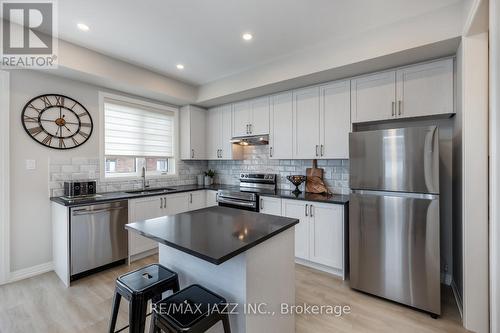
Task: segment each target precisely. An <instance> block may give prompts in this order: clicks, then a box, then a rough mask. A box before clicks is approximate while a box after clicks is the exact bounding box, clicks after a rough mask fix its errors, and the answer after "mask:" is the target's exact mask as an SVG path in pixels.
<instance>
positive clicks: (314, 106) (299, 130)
mask: <svg viewBox="0 0 500 333" xmlns="http://www.w3.org/2000/svg"><path fill="white" fill-rule="evenodd" d="M319 131H320V116H319V87H312V88H305V89H299V90H295V91H294V92H293V146H294V150H293V158H297V159H314V158H319V151H320V149H319V148H320V143H319V141H320V140H319Z"/></svg>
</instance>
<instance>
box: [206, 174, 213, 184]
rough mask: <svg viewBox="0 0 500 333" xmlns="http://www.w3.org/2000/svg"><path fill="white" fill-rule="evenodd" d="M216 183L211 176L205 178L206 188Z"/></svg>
mask: <svg viewBox="0 0 500 333" xmlns="http://www.w3.org/2000/svg"><path fill="white" fill-rule="evenodd" d="M213 183H214V179H213V178H212V177H210V176H205V186H210V185H212V184H213Z"/></svg>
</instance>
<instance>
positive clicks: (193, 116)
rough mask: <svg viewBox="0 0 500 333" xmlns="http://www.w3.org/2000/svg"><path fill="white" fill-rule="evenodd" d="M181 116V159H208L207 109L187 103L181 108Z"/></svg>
mask: <svg viewBox="0 0 500 333" xmlns="http://www.w3.org/2000/svg"><path fill="white" fill-rule="evenodd" d="M179 118H180V147H181V159H183V160H202V159H206V158H207V154H206V143H205V136H206V134H205V128H206V123H207V111H206V110H205V109H201V108H198V107H196V106H193V105H187V106H184V107H182V108H181V110H180V115H179Z"/></svg>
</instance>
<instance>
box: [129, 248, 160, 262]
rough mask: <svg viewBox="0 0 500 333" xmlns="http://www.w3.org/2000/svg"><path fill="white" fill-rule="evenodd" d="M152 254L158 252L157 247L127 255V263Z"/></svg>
mask: <svg viewBox="0 0 500 333" xmlns="http://www.w3.org/2000/svg"><path fill="white" fill-rule="evenodd" d="M154 254H158V247H156V248H154V249H151V250H147V251H144V252H141V253H137V254H134V255H131V256H130V257H129V264H130V263H132V262H134V261H136V260H140V259H142V258H146V257H149V256H152V255H154Z"/></svg>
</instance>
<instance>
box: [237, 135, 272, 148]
mask: <svg viewBox="0 0 500 333" xmlns="http://www.w3.org/2000/svg"><path fill="white" fill-rule="evenodd" d="M231 143H233V144H236V145H240V146H260V145H268V144H269V135H252V136H239V137H234V138H233V139H232V140H231Z"/></svg>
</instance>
